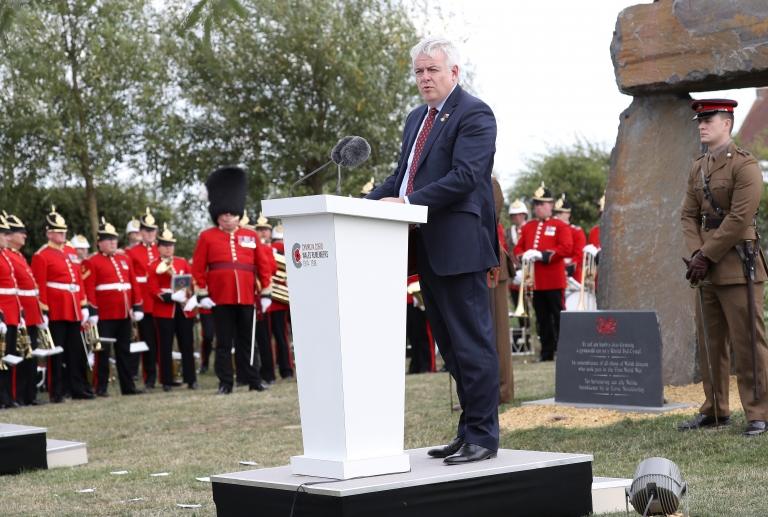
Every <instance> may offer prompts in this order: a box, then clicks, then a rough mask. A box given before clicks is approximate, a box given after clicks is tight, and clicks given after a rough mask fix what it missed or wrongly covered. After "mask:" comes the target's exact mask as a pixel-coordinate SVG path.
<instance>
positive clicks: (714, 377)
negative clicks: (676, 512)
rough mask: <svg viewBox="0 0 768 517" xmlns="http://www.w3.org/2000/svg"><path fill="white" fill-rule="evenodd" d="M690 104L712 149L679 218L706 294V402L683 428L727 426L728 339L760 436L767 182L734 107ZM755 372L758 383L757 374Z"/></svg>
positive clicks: (766, 360)
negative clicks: (735, 138) (761, 216)
mask: <svg viewBox="0 0 768 517" xmlns="http://www.w3.org/2000/svg"><path fill="white" fill-rule="evenodd" d="M691 106H692V108H693V109H694V111H696V116H695V117H694V120H697V121H698V127H699V134H700V137H701V142H702V144H705V145H706V146H707V148H708V150H707V152H706V154H704V155H702V156H700V157H698V158H697V159H696V160H695V161H694V163H693V167H692V168H691V170H690V172H689V174H688V188H687V192H686V195H685V200H684V201H683V207H682V215H681V220H682V226H683V235H684V237H685V242H686V245H687V247H688V251H689V252H690V253H691V260H690V261H689V262H688V271H687V273H686V278H688V279H689V280H690V281H691V283H692V284H696V285H697V286H698V288H699V289H701V291H700V297H697V300H696V304H697V308H696V320H697V325H698V335H699V367H700V370H701V374H702V378H703V381H704V393H705V395H706V402H705V403H704V405H703V406H701V408H700V409H699V414H698V415H696V416H695V417H694V418H692V419H691V420H689V421H686V422H683V423H682V424H680V425H679V426H678V429H679V430H681V431H685V430H690V429H700V428H704V427H716V426H718V425H726V424H729V423H730V409H729V405H728V375H729V372H730V357H729V356H730V354H729V349H728V343H729V342H730V345H731V346H732V348H733V356H734V360H735V367H736V375H737V377H738V386H739V397H740V398H741V403H742V406H743V407H744V412H745V414H746V419H747V420H748V422H749V423H748V425H747V428H746V430H745V431H744V434H745V435H746V436H757V435H760V434H762V433H764V432H765V430H766V420H768V394H766V391H765V388H766V366H767V365H768V346H767V345H766V340H765V325H764V322H763V307H762V304H763V282H765V280H766V278H768V276H767V275H766V266H765V259H764V257H763V255H762V253H761V252H759V251H758V250H759V248H760V243H759V242H757V234H756V229H755V217H756V214H757V209H758V205H759V204H760V195H761V193H762V187H763V179H762V174H761V171H760V168H759V166H758V164H757V161H756V160H755V158H754V157H753V156H752V155H751V154H750V153H748V152H747V151H744V150H743V149H741V148H739V147H737V146H736V145H735V144H734V143H733V142H732V140H731V130H732V129H733V108H734V107H735V106H736V102H735V101H730V100H727V99H711V100H697V101H693V102H692V104H691ZM748 241H751V242H748ZM745 242H747V244H746V245H745ZM750 246H752V247H753V248H754V249H755V255H754V289H753V290H754V306H755V310H754V317H753V320H752V321H751V320H750V318H749V310H748V309H749V304H748V303H747V294H748V293H747V286H746V283H747V279H746V276H745V270H744V266H743V262H742V258H741V254H743V253H744V250H745V248H746V249H749V247H750ZM702 314H703V318H702ZM702 319H703V320H704V322H706V329H705V328H704V327H703V325H704V322H702ZM752 325H755V328H756V336H757V338H756V359H757V360H756V361H753V348H752V342H751V339H750V330H751V328H752ZM707 348H708V350H707ZM755 367H756V371H757V372H758V373H757V378H755V375H754V373H753V368H755ZM710 368H711V374H710ZM755 382H757V390H756V391H757V394H758V396H757V397H755Z"/></svg>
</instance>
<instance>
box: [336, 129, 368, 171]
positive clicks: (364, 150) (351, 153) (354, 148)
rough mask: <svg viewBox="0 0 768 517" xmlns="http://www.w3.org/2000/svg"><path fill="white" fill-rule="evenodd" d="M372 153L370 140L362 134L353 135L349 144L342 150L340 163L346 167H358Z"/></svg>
mask: <svg viewBox="0 0 768 517" xmlns="http://www.w3.org/2000/svg"><path fill="white" fill-rule="evenodd" d="M370 155H371V146H370V144H368V141H367V140H366V139H365V138H363V137H361V136H353V137H352V138H351V139H350V140H349V142H348V143H347V145H345V146H344V147H343V148H342V150H341V161H340V162H339V165H342V166H344V167H350V168H351V167H357V166H358V165H360V164H361V163H363V162H364V161H365V160H367V159H368V157H369V156H370Z"/></svg>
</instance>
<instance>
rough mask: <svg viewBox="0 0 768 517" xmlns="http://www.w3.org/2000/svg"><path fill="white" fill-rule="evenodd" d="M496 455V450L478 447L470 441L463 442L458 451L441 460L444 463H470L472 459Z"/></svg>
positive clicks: (487, 458)
mask: <svg viewBox="0 0 768 517" xmlns="http://www.w3.org/2000/svg"><path fill="white" fill-rule="evenodd" d="M495 457H496V451H492V450H491V449H486V448H485V447H480V446H479V445H473V444H471V443H465V444H464V445H462V446H461V449H459V452H457V453H456V454H454V455H453V456H448V457H447V458H445V459H444V460H443V462H444V463H445V464H446V465H462V464H464V463H472V462H474V461H482V460H489V459H491V458H495Z"/></svg>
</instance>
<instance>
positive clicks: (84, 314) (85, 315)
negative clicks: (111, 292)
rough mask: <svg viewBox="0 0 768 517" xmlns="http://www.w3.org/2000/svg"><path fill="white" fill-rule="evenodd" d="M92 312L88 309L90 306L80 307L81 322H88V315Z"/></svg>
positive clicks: (82, 323) (83, 323)
mask: <svg viewBox="0 0 768 517" xmlns="http://www.w3.org/2000/svg"><path fill="white" fill-rule="evenodd" d="M90 315H91V313H90V312H89V311H88V307H83V308H82V309H80V324H81V325H85V324H86V323H87V322H88V317H89V316H90Z"/></svg>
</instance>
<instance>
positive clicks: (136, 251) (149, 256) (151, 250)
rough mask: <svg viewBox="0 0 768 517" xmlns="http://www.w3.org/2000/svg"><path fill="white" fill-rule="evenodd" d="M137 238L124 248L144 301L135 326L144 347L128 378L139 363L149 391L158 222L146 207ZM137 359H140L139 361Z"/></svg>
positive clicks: (153, 379) (154, 350) (153, 362)
mask: <svg viewBox="0 0 768 517" xmlns="http://www.w3.org/2000/svg"><path fill="white" fill-rule="evenodd" d="M139 234H140V235H141V240H140V241H139V242H137V243H136V244H134V245H133V246H131V247H130V248H127V249H126V250H125V252H126V253H127V254H128V256H129V257H130V258H131V265H132V266H133V271H134V273H135V274H136V282H137V283H138V284H139V289H140V291H141V299H142V300H143V301H144V318H143V319H142V320H141V321H139V322H138V327H139V336H140V337H141V340H142V341H144V342H145V343H146V344H147V348H149V350H147V351H146V352H142V353H140V354H132V357H131V361H132V364H131V366H132V370H131V374H132V375H133V376H134V377H135V376H136V373H137V372H138V366H139V365H138V363H139V360H141V368H142V370H143V371H144V385H145V386H146V387H147V389H149V390H151V389H153V388H154V387H155V383H156V382H157V330H156V328H155V321H154V316H153V314H154V305H155V302H154V300H155V298H154V297H153V296H152V295H151V294H150V292H149V284H148V283H147V282H148V271H149V269H148V266H149V264H150V262H153V261H155V260H156V259H157V257H158V255H159V254H158V251H157V242H156V240H157V222H156V221H155V217H154V216H153V215H152V212H150V210H149V207H147V210H146V212H145V213H144V214H143V215H142V216H141V217H139ZM139 356H140V357H139Z"/></svg>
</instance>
